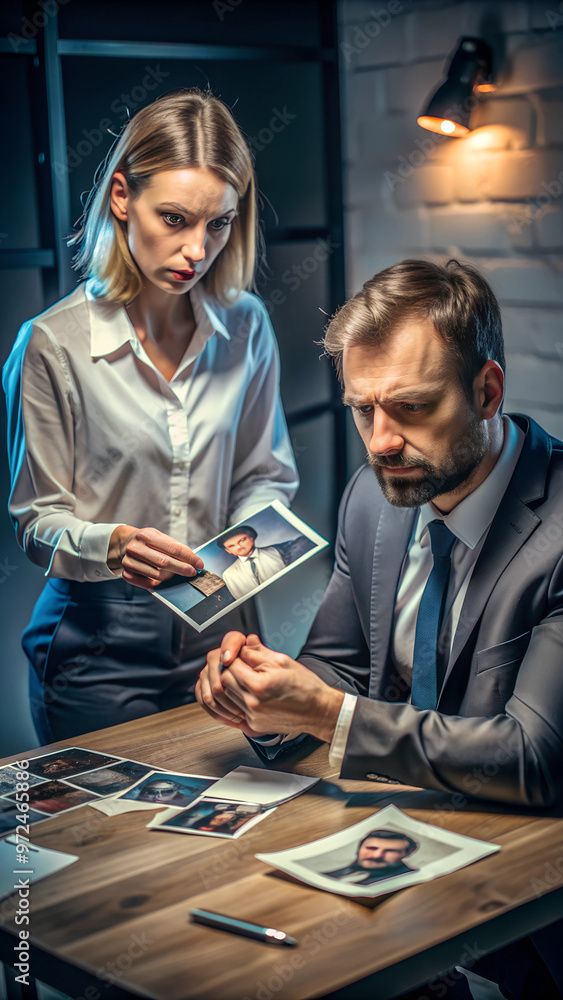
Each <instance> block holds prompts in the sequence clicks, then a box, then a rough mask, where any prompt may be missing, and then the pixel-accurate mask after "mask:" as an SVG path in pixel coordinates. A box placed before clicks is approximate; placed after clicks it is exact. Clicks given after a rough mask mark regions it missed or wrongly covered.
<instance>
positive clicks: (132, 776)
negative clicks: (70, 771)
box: [68, 760, 154, 795]
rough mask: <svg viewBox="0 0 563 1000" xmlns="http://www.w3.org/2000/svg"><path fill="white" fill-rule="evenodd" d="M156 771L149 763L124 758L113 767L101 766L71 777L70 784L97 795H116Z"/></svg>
mask: <svg viewBox="0 0 563 1000" xmlns="http://www.w3.org/2000/svg"><path fill="white" fill-rule="evenodd" d="M152 773H154V768H152V767H150V766H149V765H148V764H138V763H137V762H136V761H134V760H124V761H121V763H119V764H113V765H112V766H111V767H99V768H98V770H97V771H86V772H85V774H79V775H77V776H76V777H75V778H69V779H68V784H69V785H76V786H77V787H78V788H86V789H88V790H90V791H92V792H96V795H116V794H117V793H118V792H125V791H126V790H127V789H128V788H131V786H132V785H136V784H137V782H138V781H139V779H140V778H144V777H145V776H146V775H147V774H152Z"/></svg>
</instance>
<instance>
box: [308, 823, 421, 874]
mask: <svg viewBox="0 0 563 1000" xmlns="http://www.w3.org/2000/svg"><path fill="white" fill-rule="evenodd" d="M417 847H418V844H417V842H416V840H413V839H412V837H407V835H406V834H405V833H397V832H396V831H395V830H372V831H371V833H367V834H366V836H365V837H362V839H361V840H360V843H359V844H358V852H357V854H356V857H355V859H354V861H352V863H351V864H349V865H345V866H344V867H343V868H337V869H336V871H331V872H322V873H321V874H323V875H326V876H327V877H328V878H337V879H342V881H344V882H353V883H354V884H355V885H372V883H373V882H381V880H382V879H386V878H392V877H393V876H394V875H406V874H408V872H415V871H418V869H417V868H413V867H411V866H409V865H406V864H405V863H404V860H403V859H404V858H407V857H408V856H409V854H412V853H413V851H416V849H417Z"/></svg>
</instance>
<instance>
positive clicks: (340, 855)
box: [256, 806, 500, 897]
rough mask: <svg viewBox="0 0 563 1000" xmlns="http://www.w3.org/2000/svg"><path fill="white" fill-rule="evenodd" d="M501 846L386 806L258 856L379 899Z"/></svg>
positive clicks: (327, 885)
mask: <svg viewBox="0 0 563 1000" xmlns="http://www.w3.org/2000/svg"><path fill="white" fill-rule="evenodd" d="M499 850H500V847H499V845H498V844H491V843H488V842H487V841H483V840H475V839H474V838H473V837H465V836H462V835H461V834H458V833H452V832H451V831H449V830H444V829H441V828H439V827H436V826H431V825H430V824H429V823H422V822H421V821H419V820H415V819H411V818H410V816H407V815H406V813H403V812H402V811H401V810H400V809H397V807H396V806H386V807H385V808H384V809H381V810H379V812H376V813H374V814H373V816H368V818H367V819H365V820H362V822H361V823H356V824H355V825H354V826H351V827H348V829H347V830H343V831H342V832H341V833H334V834H332V835H331V836H329V837H323V838H322V839H321V840H315V841H313V842H311V843H309V844H303V845H302V846H301V847H295V848H292V849H290V850H288V851H276V852H275V853H273V854H257V855H256V857H257V858H258V859H259V860H260V861H264V862H265V863H266V864H269V865H272V867H274V868H278V869H279V870H280V871H284V872H287V873H288V874H289V875H293V876H294V877H295V878H298V879H300V880H301V881H302V882H306V883H307V884H308V885H312V886H315V887H316V888H317V889H325V890H327V891H328V892H335V893H339V894H341V895H346V896H356V897H361V896H364V897H375V896H380V895H383V894H384V893H386V892H395V891H396V890H397V889H403V888H405V887H407V886H409V885H417V884H418V883H420V882H427V881H430V880H431V879H435V878H438V877H439V876H440V875H447V874H449V872H454V871H457V870H458V869H459V868H464V867H465V865H469V864H472V863H473V862H474V861H479V860H480V859H481V858H484V857H486V856H487V855H489V854H494V853H495V852H496V851H499Z"/></svg>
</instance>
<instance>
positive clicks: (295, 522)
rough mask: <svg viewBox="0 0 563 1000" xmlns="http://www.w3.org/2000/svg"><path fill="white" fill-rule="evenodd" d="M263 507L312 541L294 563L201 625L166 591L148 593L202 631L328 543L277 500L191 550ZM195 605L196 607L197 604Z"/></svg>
mask: <svg viewBox="0 0 563 1000" xmlns="http://www.w3.org/2000/svg"><path fill="white" fill-rule="evenodd" d="M265 510H274V511H275V512H276V513H277V514H279V515H281V517H282V518H283V519H284V520H285V521H287V523H288V524H289V525H291V527H292V528H295V529H296V530H297V531H298V532H299V533H300V534H301V535H305V537H306V538H308V539H309V541H311V542H313V543H314V548H312V549H310V550H309V551H308V552H304V553H303V555H301V556H299V558H298V559H296V560H295V561H294V562H292V563H291V564H290V565H289V566H285V567H284V569H280V570H279V572H277V573H274V574H273V575H272V576H271V577H270V579H269V580H265V581H264V583H260V584H258V585H257V586H256V587H253V589H252V590H250V591H249V592H248V594H245V595H244V597H239V598H238V600H236V601H233V602H232V603H231V604H228V605H227V606H226V607H224V608H222V609H221V611H218V612H217V614H216V615H212V616H211V617H210V618H208V619H207V621H206V622H205V623H204V624H203V625H200V624H199V623H198V622H195V621H194V620H193V619H192V618H190V616H189V612H184V611H180V609H179V608H177V607H176V605H175V604H172V602H171V601H169V600H168V599H167V598H166V596H165V595H166V593H167V591H165V590H164V591H162V592H160V591H159V590H158V589H151V590H150V591H149V592H150V593H151V594H152V595H153V597H156V598H157V599H158V600H159V601H162V603H163V604H166V606H167V607H168V608H170V610H171V611H173V612H174V614H175V615H178V617H179V618H181V619H182V621H185V622H187V624H188V625H190V626H191V627H192V628H193V629H195V631H196V632H204V631H205V629H206V628H209V626H210V625H213V624H214V623H215V622H216V621H219V619H220V618H222V617H223V616H224V615H226V614H228V613H229V612H230V611H232V610H233V609H234V608H238V606H239V605H240V604H244V602H245V601H248V600H249V599H250V598H251V597H255V596H256V594H258V593H260V591H261V590H264V588H265V587H269V586H270V584H271V583H274V582H275V581H276V580H281V578H282V576H285V575H286V573H291V571H292V570H294V569H296V568H297V567H298V566H300V565H301V563H304V562H306V561H307V559H310V558H311V556H314V555H316V554H317V553H318V552H321V551H322V550H323V549H324V548H326V547H327V545H328V542H327V540H326V538H323V537H322V535H319V534H318V532H316V531H314V530H313V528H311V527H310V526H309V525H308V524H307V523H306V522H305V521H302V520H301V518H300V517H297V514H294V513H293V511H291V510H289V508H287V507H285V506H284V504H283V503H282V502H281V501H280V500H273V501H272V503H268V504H265V506H264V507H260V508H259V509H258V510H255V511H253V512H252V514H248V515H247V516H246V517H245V518H243V519H242V520H241V521H237V523H236V524H231V525H230V526H229V527H228V528H225V530H224V531H221V532H220V533H219V534H218V535H215V537H214V538H209V539H208V540H207V541H206V542H204V543H203V544H202V545H199V546H198V547H197V549H194V552H196V553H197V552H200V551H201V549H204V548H206V546H207V545H210V544H211V543H212V542H216V541H217V539H219V538H222V537H223V535H226V534H228V533H229V532H231V531H232V530H233V528H238V527H239V526H240V527H242V526H243V525H245V524H249V523H250V522H251V521H252V518H253V517H256V515H257V514H261V513H262V511H265ZM189 582H190V581H189V579H188V578H187V577H186V579H185V582H184V583H178V584H177V586H178V588H180V587H182V588H183V587H185V586H189ZM170 589H173V588H170ZM195 606H196V607H197V605H195Z"/></svg>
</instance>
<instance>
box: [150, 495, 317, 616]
mask: <svg viewBox="0 0 563 1000" xmlns="http://www.w3.org/2000/svg"><path fill="white" fill-rule="evenodd" d="M327 545H328V542H327V541H326V540H325V539H324V538H322V537H321V535H318V534H317V532H316V531H314V530H313V529H312V528H310V527H309V525H308V524H306V523H305V522H304V521H302V520H301V519H300V518H299V517H297V516H296V515H295V514H293V513H292V512H291V511H290V510H288V509H287V507H284V505H283V504H282V503H280V502H279V501H278V500H275V501H274V502H273V503H271V504H268V505H267V506H266V507H263V508H262V509H261V510H259V511H256V513H255V514H252V516H251V517H249V518H246V519H245V520H244V521H239V523H238V524H235V525H232V526H231V527H230V528H227V530H226V531H223V532H222V533H221V534H220V535H217V536H216V537H215V538H212V539H211V540H210V541H209V542H206V543H205V544H204V545H201V546H199V548H197V549H195V550H194V551H195V552H197V554H198V556H200V558H201V559H203V563H204V568H203V570H201V571H200V572H199V573H198V575H197V577H194V578H193V579H190V580H186V579H185V578H184V577H179V576H174V577H172V579H170V580H168V581H167V582H166V583H164V584H161V585H160V586H159V587H158V588H156V589H154V590H152V591H151V593H152V594H153V595H154V596H155V597H157V598H158V600H160V601H162V602H163V603H164V604H166V605H168V607H170V608H171V609H172V610H173V611H174V612H175V613H176V614H177V615H179V616H180V618H182V619H183V620H184V621H186V622H188V624H189V625H191V626H192V627H193V628H194V629H196V631H198V632H202V631H203V630H204V629H205V628H207V627H208V626H209V625H211V624H213V622H215V621H217V619H219V618H221V617H222V616H223V615H224V614H226V613H227V611H230V610H232V608H233V607H235V606H237V605H239V604H242V603H243V602H244V601H246V600H248V598H249V597H252V596H254V594H257V593H258V592H259V591H260V590H262V589H263V588H264V587H267V586H269V585H270V584H271V583H273V582H274V581H275V580H278V579H280V578H281V577H282V576H284V575H285V574H286V573H288V572H290V571H291V570H293V569H295V567H296V566H299V565H300V564H301V563H302V562H304V561H305V560H306V559H309V558H310V557H311V556H313V555H315V554H316V553H317V552H320V551H321V550H322V549H324V548H325V547H326V546H327Z"/></svg>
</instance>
